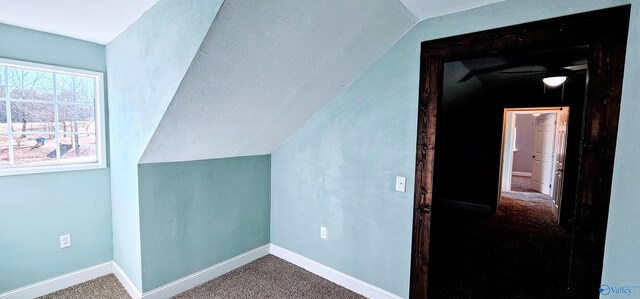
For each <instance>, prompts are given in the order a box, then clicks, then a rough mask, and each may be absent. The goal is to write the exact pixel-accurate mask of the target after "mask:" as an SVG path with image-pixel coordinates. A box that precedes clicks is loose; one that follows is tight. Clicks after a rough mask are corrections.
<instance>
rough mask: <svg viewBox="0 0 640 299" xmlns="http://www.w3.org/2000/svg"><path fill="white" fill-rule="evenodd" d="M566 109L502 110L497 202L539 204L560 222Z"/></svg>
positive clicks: (567, 114)
mask: <svg viewBox="0 0 640 299" xmlns="http://www.w3.org/2000/svg"><path fill="white" fill-rule="evenodd" d="M569 110H570V107H558V108H553V107H551V108H545V107H540V108H521V109H505V111H504V126H503V133H502V159H501V163H502V166H501V170H500V172H501V174H500V190H499V193H500V195H499V200H500V199H502V198H511V199H518V200H530V201H540V203H542V204H545V205H548V206H550V207H551V209H550V210H551V211H552V212H553V216H554V218H555V220H556V221H557V222H558V223H560V209H561V207H562V190H563V185H564V184H563V183H564V167H565V164H566V163H565V158H566V152H567V151H566V149H567V132H568V128H569ZM547 212H548V211H547Z"/></svg>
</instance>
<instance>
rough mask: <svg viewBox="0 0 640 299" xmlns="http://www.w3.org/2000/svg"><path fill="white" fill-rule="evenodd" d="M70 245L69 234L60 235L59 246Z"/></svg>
mask: <svg viewBox="0 0 640 299" xmlns="http://www.w3.org/2000/svg"><path fill="white" fill-rule="evenodd" d="M69 246H71V235H63V236H60V248H67V247H69Z"/></svg>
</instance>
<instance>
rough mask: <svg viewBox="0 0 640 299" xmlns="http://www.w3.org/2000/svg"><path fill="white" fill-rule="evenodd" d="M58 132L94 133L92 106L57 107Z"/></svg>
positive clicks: (64, 105) (70, 105)
mask: <svg viewBox="0 0 640 299" xmlns="http://www.w3.org/2000/svg"><path fill="white" fill-rule="evenodd" d="M58 124H59V126H58V130H59V131H60V132H83V133H95V131H96V126H95V124H96V122H95V118H94V106H93V105H75V104H60V105H59V106H58Z"/></svg>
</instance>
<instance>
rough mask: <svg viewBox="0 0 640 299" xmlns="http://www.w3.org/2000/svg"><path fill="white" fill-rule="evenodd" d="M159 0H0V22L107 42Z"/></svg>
mask: <svg viewBox="0 0 640 299" xmlns="http://www.w3.org/2000/svg"><path fill="white" fill-rule="evenodd" d="M156 2H158V0H0V23H4V24H9V25H14V26H18V27H23V28H29V29H34V30H39V31H44V32H49V33H54V34H59V35H64V36H68V37H73V38H78V39H82V40H87V41H91V42H95V43H99V44H106V43H108V42H110V41H111V40H112V39H114V38H115V37H116V36H118V34H120V33H121V32H122V31H124V30H125V29H127V27H129V25H131V24H132V23H133V22H135V21H136V20H137V19H138V18H139V17H140V16H141V15H142V14H143V13H144V12H145V11H147V10H148V9H149V8H150V7H151V6H153V5H154V4H155V3H156Z"/></svg>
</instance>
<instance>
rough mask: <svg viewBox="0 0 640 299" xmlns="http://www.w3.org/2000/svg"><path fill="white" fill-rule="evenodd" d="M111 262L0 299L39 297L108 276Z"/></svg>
mask: <svg viewBox="0 0 640 299" xmlns="http://www.w3.org/2000/svg"><path fill="white" fill-rule="evenodd" d="M111 264H112V262H107V263H104V264H100V265H96V266H93V267H89V268H85V269H82V270H78V271H74V272H71V273H67V274H64V275H60V276H58V277H54V278H51V279H47V280H43V281H41V282H37V283H34V284H31V285H28V286H25V287H22V288H18V289H15V290H11V291H8V292H6V293H2V294H0V298H2V299H14V298H15V299H22V298H35V297H40V296H43V295H46V294H49V293H52V292H55V291H58V290H62V289H65V288H68V287H70V286H74V285H76V284H79V283H83V282H85V281H88V280H92V279H94V278H98V277H100V276H104V275H107V274H110V273H111V271H112V269H111Z"/></svg>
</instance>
